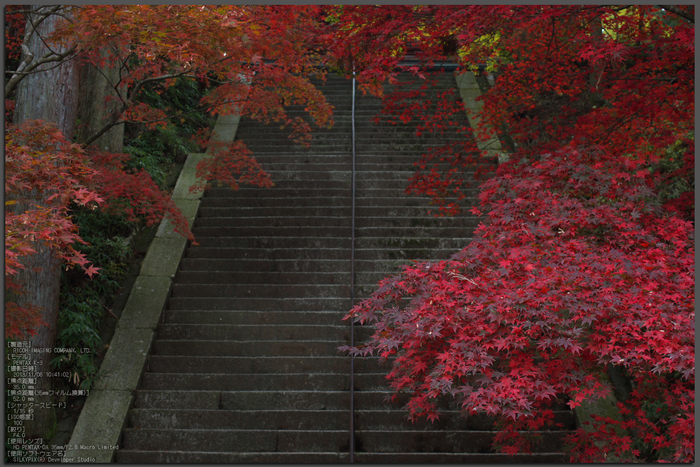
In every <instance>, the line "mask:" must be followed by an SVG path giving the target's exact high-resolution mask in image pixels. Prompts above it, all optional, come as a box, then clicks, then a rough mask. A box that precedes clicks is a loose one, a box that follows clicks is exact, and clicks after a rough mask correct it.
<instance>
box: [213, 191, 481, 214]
mask: <svg viewBox="0 0 700 467" xmlns="http://www.w3.org/2000/svg"><path fill="white" fill-rule="evenodd" d="M345 192H346V193H347V196H338V195H333V194H331V193H328V196H327V197H325V198H322V197H317V198H316V197H314V198H303V197H294V198H293V204H294V206H290V204H291V199H290V198H291V197H272V196H267V197H258V199H248V200H246V201H245V205H246V206H247V209H249V210H251V211H257V210H258V209H262V208H273V209H279V208H280V207H290V209H294V207H295V206H296V207H308V208H310V209H311V211H310V212H311V213H318V212H317V211H314V208H317V207H318V208H324V209H325V208H327V207H329V206H331V207H333V206H337V207H338V208H342V207H346V208H349V207H351V205H352V200H351V198H350V191H345ZM379 194H382V195H383V196H382V197H379V196H374V195H379ZM358 195H359V196H357V198H356V201H355V202H356V206H357V207H358V208H359V207H364V206H366V207H385V208H394V207H404V206H405V207H412V206H413V207H423V208H424V209H426V212H428V210H429V209H434V208H431V206H430V199H428V198H423V197H417V196H408V195H405V194H403V193H400V192H398V191H393V192H391V193H390V196H387V192H386V191H385V190H381V191H380V190H364V191H363V192H361V193H358ZM448 200H449V201H453V200H452V199H448ZM460 203H461V204H462V205H465V206H471V205H472V204H473V203H474V202H473V201H471V200H464V201H461V202H460ZM242 204H243V199H240V200H239V199H236V198H235V197H233V196H232V197H229V198H223V197H222V198H213V199H212V198H210V199H207V200H206V202H202V207H222V208H226V207H235V206H241V205H242ZM241 209H244V208H243V206H241ZM322 212H323V211H322Z"/></svg>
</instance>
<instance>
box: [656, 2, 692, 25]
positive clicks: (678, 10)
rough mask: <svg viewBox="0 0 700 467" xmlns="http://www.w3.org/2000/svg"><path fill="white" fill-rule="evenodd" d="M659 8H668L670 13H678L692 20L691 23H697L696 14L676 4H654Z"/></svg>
mask: <svg viewBox="0 0 700 467" xmlns="http://www.w3.org/2000/svg"><path fill="white" fill-rule="evenodd" d="M654 6H656V7H657V8H661V9H663V10H666V11H668V12H670V13H673V14H674V15H678V16H680V17H681V18H683V19H686V20H688V21H690V22H691V23H693V24H695V15H694V14H692V13H690V12H687V11H685V10H683V9H682V8H679V7H677V6H675V5H654Z"/></svg>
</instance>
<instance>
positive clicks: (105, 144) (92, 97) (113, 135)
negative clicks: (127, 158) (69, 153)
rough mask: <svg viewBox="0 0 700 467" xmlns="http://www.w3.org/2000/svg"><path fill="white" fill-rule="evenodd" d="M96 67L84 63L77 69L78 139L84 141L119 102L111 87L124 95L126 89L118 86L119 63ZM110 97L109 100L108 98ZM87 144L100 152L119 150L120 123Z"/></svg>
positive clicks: (122, 143)
mask: <svg viewBox="0 0 700 467" xmlns="http://www.w3.org/2000/svg"><path fill="white" fill-rule="evenodd" d="M110 65H111V66H107V67H100V68H99V69H98V68H96V67H95V66H93V65H90V64H86V65H84V66H83V67H81V69H80V100H79V103H78V118H79V121H80V125H79V126H78V129H77V138H76V140H77V141H78V142H83V141H85V140H87V139H88V138H89V137H90V136H92V135H93V134H95V133H97V132H98V131H99V130H101V129H102V127H103V126H104V125H106V124H107V123H108V122H109V119H110V117H111V116H112V114H113V113H114V111H115V110H116V109H117V108H118V107H119V106H120V105H121V102H120V101H119V99H118V95H117V91H116V90H115V87H118V88H119V92H120V93H121V94H122V96H123V97H125V93H126V89H125V87H124V86H119V81H120V78H119V65H120V63H111V64H110ZM110 98H112V99H110ZM91 146H95V147H97V148H99V149H100V150H101V151H104V152H116V153H119V152H123V150H124V125H123V124H120V125H116V126H113V127H112V128H111V129H109V130H108V131H107V132H106V133H105V134H103V135H102V136H100V137H99V138H97V140H95V141H94V142H93V143H92V144H91Z"/></svg>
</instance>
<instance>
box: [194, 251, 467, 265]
mask: <svg viewBox="0 0 700 467" xmlns="http://www.w3.org/2000/svg"><path fill="white" fill-rule="evenodd" d="M424 253H425V250H421V249H403V250H399V251H395V250H387V249H386V248H364V249H356V250H355V260H388V259H391V260H393V259H406V260H415V259H420V258H421V257H422V256H421V254H424ZM431 253H432V254H431V256H432V257H433V258H432V259H436V258H440V259H447V258H449V257H450V256H451V255H453V254H455V253H456V252H455V250H454V249H444V250H432V251H431ZM195 258H211V259H213V260H230V259H237V260H245V259H251V260H252V259H255V260H268V261H274V262H278V261H287V260H346V261H350V252H348V251H347V250H346V249H344V248H326V249H315V248H274V249H273V248H269V249H250V248H205V247H201V248H192V249H190V250H189V251H188V252H187V257H186V258H185V259H184V260H183V261H185V260H189V259H195ZM425 259H428V258H427V257H426V258H425ZM187 264H189V263H187ZM196 267H197V266H196V265H191V266H188V267H186V268H183V269H186V270H187V271H196V270H198V269H196ZM269 269H270V270H273V269H274V270H276V269H275V268H269ZM203 270H214V269H212V268H211V267H207V268H206V269H203ZM295 270H296V269H295Z"/></svg>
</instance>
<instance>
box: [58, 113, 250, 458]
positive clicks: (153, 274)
mask: <svg viewBox="0 0 700 467" xmlns="http://www.w3.org/2000/svg"><path fill="white" fill-rule="evenodd" d="M239 121H240V117H239V116H237V115H226V116H221V115H220V116H219V118H217V121H216V124H215V126H214V130H213V136H212V141H215V140H221V139H224V138H230V140H231V141H233V139H234V138H235V134H236V131H237V129H238V123H239ZM204 157H207V155H206V154H202V153H190V154H188V157H187V160H186V161H185V165H184V166H183V169H182V171H181V172H180V175H179V177H178V181H177V183H176V185H175V189H174V190H173V193H172V195H171V198H172V199H173V201H174V202H175V205H176V206H177V207H178V208H180V209H181V210H182V211H183V214H185V216H186V217H187V219H188V222H189V226H190V227H192V224H193V222H194V218H195V216H196V213H197V210H198V209H199V204H200V201H201V198H202V196H203V192H201V191H200V192H195V193H192V192H190V190H189V186H192V185H193V184H194V183H196V181H197V178H196V166H197V163H198V162H199V161H201V160H202V159H203V158H204ZM186 245H187V239H186V238H185V237H183V236H182V235H180V234H177V233H175V232H174V229H173V226H172V225H171V223H170V221H169V220H168V219H167V218H164V219H163V220H162V221H161V223H160V225H159V228H158V232H157V233H156V237H155V238H154V239H153V242H152V243H151V246H150V247H149V249H148V251H147V253H146V257H145V258H144V261H143V263H142V265H141V271H140V274H139V277H138V278H137V279H136V282H135V283H134V286H133V288H132V292H131V294H130V295H129V298H128V300H127V303H126V306H125V308H124V311H123V313H122V316H121V318H120V320H119V323H118V324H117V327H116V329H115V332H114V336H113V337H112V340H111V342H110V346H109V350H108V351H107V354H106V355H105V359H104V361H103V362H102V365H101V367H100V370H99V371H98V375H97V378H96V383H95V387H94V388H93V389H92V390H91V391H90V394H89V395H88V398H87V400H86V401H85V406H84V408H83V410H82V411H81V413H80V416H79V418H78V422H77V423H76V426H75V428H74V429H73V433H72V435H71V438H70V441H69V442H68V448H67V449H66V450H65V453H64V457H63V462H66V463H81V461H80V460H81V459H92V460H93V461H94V462H100V463H106V462H112V461H113V460H114V456H115V451H116V450H117V447H118V446H119V444H120V441H121V437H122V432H123V429H124V427H125V426H126V421H127V416H128V409H129V408H130V406H131V404H132V402H133V393H134V391H135V390H136V388H137V387H138V384H139V381H140V379H141V375H142V373H143V370H144V368H145V365H146V362H147V357H148V354H149V352H150V349H151V346H152V344H153V340H154V338H155V335H156V327H157V321H158V319H159V317H160V315H161V313H162V311H163V309H164V308H165V306H166V303H167V300H168V298H169V294H170V289H171V286H172V281H173V278H174V276H175V273H176V271H177V267H178V264H179V263H180V260H181V258H182V256H183V254H184V251H185V247H186ZM125 362H127V364H125ZM129 362H130V363H131V364H129ZM96 446H100V447H104V446H109V447H111V449H94V448H95V447H96Z"/></svg>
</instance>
